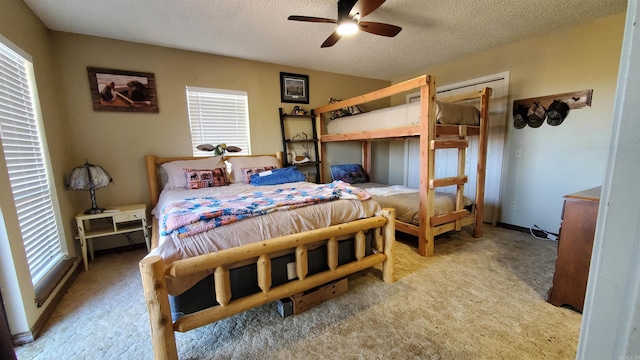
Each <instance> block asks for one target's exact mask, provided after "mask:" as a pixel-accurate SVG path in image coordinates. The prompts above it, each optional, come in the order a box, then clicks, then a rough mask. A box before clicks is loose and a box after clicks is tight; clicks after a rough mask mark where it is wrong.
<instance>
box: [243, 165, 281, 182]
mask: <svg viewBox="0 0 640 360" xmlns="http://www.w3.org/2000/svg"><path fill="white" fill-rule="evenodd" d="M273 169H276V167H275V166H261V167H247V168H242V169H240V171H242V183H243V184H251V175H253V174H258V173H261V172H263V171H269V170H273Z"/></svg>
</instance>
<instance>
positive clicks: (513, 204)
mask: <svg viewBox="0 0 640 360" xmlns="http://www.w3.org/2000/svg"><path fill="white" fill-rule="evenodd" d="M510 208H511V210H515V209H516V202H515V201H512V202H511V207H510Z"/></svg>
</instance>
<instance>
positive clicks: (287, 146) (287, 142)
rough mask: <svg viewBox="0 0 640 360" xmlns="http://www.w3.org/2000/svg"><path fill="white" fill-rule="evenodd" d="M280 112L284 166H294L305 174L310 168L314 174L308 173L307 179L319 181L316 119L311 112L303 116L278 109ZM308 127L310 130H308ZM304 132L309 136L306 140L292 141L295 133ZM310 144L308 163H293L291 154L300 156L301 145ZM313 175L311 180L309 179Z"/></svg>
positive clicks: (302, 147)
mask: <svg viewBox="0 0 640 360" xmlns="http://www.w3.org/2000/svg"><path fill="white" fill-rule="evenodd" d="M279 112H280V130H281V132H282V151H283V152H284V154H285V158H284V164H283V165H284V166H296V167H298V169H300V171H302V172H305V171H307V170H306V169H308V168H312V169H314V170H315V172H314V173H313V174H312V173H308V176H307V179H308V180H309V181H312V180H313V182H319V181H320V161H318V134H317V132H316V117H315V114H314V113H313V111H311V112H310V113H309V114H305V115H290V114H287V113H286V112H284V111H283V110H282V108H280V109H279ZM287 120H307V121H308V122H309V123H308V124H304V122H303V121H296V124H289V123H288V121H287ZM309 127H310V128H311V129H309ZM302 132H305V133H306V134H309V133H310V134H311V137H310V138H307V139H293V137H294V136H295V135H296V134H297V133H302ZM307 144H312V145H313V146H312V147H310V150H309V160H311V161H309V162H305V163H295V162H294V159H293V158H292V154H293V152H295V153H296V154H298V155H301V152H302V151H301V149H304V146H303V145H307ZM312 175H313V178H312V177H311V176H312Z"/></svg>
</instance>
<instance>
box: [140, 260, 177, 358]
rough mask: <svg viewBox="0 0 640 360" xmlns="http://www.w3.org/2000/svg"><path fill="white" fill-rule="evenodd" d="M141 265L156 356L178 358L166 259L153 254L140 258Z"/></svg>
mask: <svg viewBox="0 0 640 360" xmlns="http://www.w3.org/2000/svg"><path fill="white" fill-rule="evenodd" d="M139 266H140V275H141V276H142V287H143V288H144V297H145V300H146V302H147V310H148V312H149V321H150V323H151V341H152V343H153V354H154V358H155V359H156V360H161V359H162V360H169V359H176V360H177V359H178V350H177V348H176V338H175V334H174V332H173V323H172V321H171V307H170V306H169V294H168V293H167V283H166V281H165V279H164V261H163V260H162V257H160V256H158V255H153V256H149V257H146V258H144V259H142V260H140V263H139Z"/></svg>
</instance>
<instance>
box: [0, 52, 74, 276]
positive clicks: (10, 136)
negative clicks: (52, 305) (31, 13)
mask: <svg viewBox="0 0 640 360" xmlns="http://www.w3.org/2000/svg"><path fill="white" fill-rule="evenodd" d="M0 40H2V39H0ZM31 67H32V64H31V62H30V61H28V60H27V59H25V58H24V57H23V56H21V55H20V54H18V53H17V52H15V51H13V50H12V49H10V48H9V47H7V46H6V45H4V44H3V43H2V42H0V138H1V140H2V149H3V150H4V157H5V160H6V164H7V169H8V175H9V182H10V184H11V191H12V193H13V200H14V203H15V206H16V210H17V214H18V222H19V226H20V230H21V232H22V240H23V242H24V248H25V251H26V255H27V262H28V264H29V270H30V272H31V280H32V282H33V284H34V285H36V284H38V282H39V281H40V280H41V279H43V277H44V276H45V275H47V273H48V272H49V271H50V270H51V269H52V268H53V267H54V266H55V265H56V264H58V263H59V262H60V261H62V259H63V256H64V254H63V253H62V246H61V241H60V239H61V238H62V236H61V233H60V228H59V224H58V221H57V218H56V214H55V212H54V202H53V199H52V195H51V189H50V181H49V179H50V178H49V174H48V169H49V166H48V157H47V156H46V154H45V153H44V151H43V145H42V144H43V141H42V138H41V130H40V126H41V124H40V123H39V121H37V119H36V114H35V110H34V101H33V99H34V96H33V95H32V89H31V85H30V71H31V69H32V68H31ZM56 206H57V204H56Z"/></svg>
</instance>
